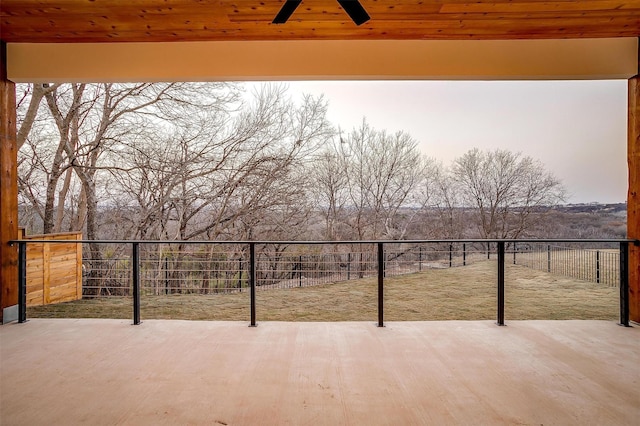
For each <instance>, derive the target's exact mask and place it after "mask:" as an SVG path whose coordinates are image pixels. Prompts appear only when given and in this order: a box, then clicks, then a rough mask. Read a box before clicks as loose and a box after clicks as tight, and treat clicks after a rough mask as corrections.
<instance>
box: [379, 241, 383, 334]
mask: <svg viewBox="0 0 640 426" xmlns="http://www.w3.org/2000/svg"><path fill="white" fill-rule="evenodd" d="M378 327H384V244H383V243H378Z"/></svg>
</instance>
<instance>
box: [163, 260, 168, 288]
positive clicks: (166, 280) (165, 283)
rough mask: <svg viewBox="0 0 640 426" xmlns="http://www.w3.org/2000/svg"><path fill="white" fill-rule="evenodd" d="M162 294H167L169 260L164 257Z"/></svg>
mask: <svg viewBox="0 0 640 426" xmlns="http://www.w3.org/2000/svg"><path fill="white" fill-rule="evenodd" d="M164 294H169V259H168V258H167V257H166V256H165V257H164Z"/></svg>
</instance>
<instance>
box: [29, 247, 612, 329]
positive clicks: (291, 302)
mask: <svg viewBox="0 0 640 426" xmlns="http://www.w3.org/2000/svg"><path fill="white" fill-rule="evenodd" d="M505 271H506V273H505V276H506V284H505V300H506V302H505V319H506V320H507V321H508V320H531V319H536V320H549V319H551V320H569V319H591V320H596V319H597V320H616V319H617V318H618V317H619V311H618V309H619V302H618V300H619V299H618V292H619V291H618V289H617V288H616V287H610V286H607V285H604V284H595V283H591V282H587V281H580V280H576V279H573V278H566V277H562V276H558V275H553V274H548V273H546V272H540V271H536V270H533V269H529V268H526V267H523V266H518V265H506V269H505ZM496 277H497V265H496V262H495V261H493V260H492V261H484V262H481V263H477V264H473V265H470V266H465V267H456V268H451V269H433V270H426V271H423V272H420V273H414V274H409V275H404V276H398V277H390V278H386V279H385V292H384V298H385V305H384V306H385V321H429V320H487V319H495V318H496V280H497V279H496ZM256 312H257V320H258V322H259V321H373V322H375V321H376V320H377V279H376V278H365V279H361V280H352V281H348V282H338V283H334V284H324V285H318V286H313V287H303V288H291V289H268V290H265V289H260V288H258V291H257V292H256ZM27 315H28V316H29V317H40V318H44V317H47V318H52V317H53V318H131V317H132V301H131V298H128V297H118V298H116V297H113V298H102V299H84V300H80V301H75V302H67V303H61V304H57V305H48V306H39V307H33V308H29V309H28V311H27ZM141 316H142V320H144V319H190V320H228V321H247V322H248V321H249V293H248V292H243V293H234V294H217V295H193V294H191V295H169V296H143V297H142V305H141Z"/></svg>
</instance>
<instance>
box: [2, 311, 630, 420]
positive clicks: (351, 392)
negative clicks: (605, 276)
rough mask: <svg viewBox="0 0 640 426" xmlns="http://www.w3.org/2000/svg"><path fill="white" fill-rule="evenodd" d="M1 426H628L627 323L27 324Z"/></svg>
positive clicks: (7, 358)
mask: <svg viewBox="0 0 640 426" xmlns="http://www.w3.org/2000/svg"><path fill="white" fill-rule="evenodd" d="M0 346H1V352H0V355H1V361H0V362H1V364H0V365H1V367H0V373H1V375H0V380H1V387H0V392H1V393H0V401H1V403H0V424H2V425H3V426H4V425H45V424H46V425H73V424H91V425H113V424H132V425H147V424H148V425H158V424H172V425H173V424H180V425H186V424H208V425H446V424H460V425H483V424H486V425H496V424H508V425H637V424H640V423H639V422H640V362H639V361H640V327H633V328H624V327H620V326H618V325H616V324H615V323H614V322H607V321H512V322H509V323H508V324H507V327H498V326H496V325H495V324H494V323H492V322H489V321H478V322H475V321H469V322H467V321H444V322H397V323H388V324H387V327H384V328H377V327H375V325H374V324H372V323H364V322H348V323H346V322H342V323H284V322H264V323H261V324H259V325H258V327H255V328H250V327H247V324H246V323H241V322H197V321H193V322H189V321H164V320H163V321H159V320H158V321H151V320H150V321H145V322H144V323H143V324H142V325H140V326H133V325H131V324H130V321H124V320H84V319H83V320H61V319H58V320H52V319H47V320H44V319H33V320H30V321H29V322H28V323H26V324H9V325H5V326H2V327H0Z"/></svg>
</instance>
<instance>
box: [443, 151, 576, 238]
mask: <svg viewBox="0 0 640 426" xmlns="http://www.w3.org/2000/svg"><path fill="white" fill-rule="evenodd" d="M451 176H452V179H453V181H454V184H455V190H456V191H458V194H460V200H461V202H462V206H463V207H470V208H474V209H475V212H474V219H475V224H476V227H477V232H478V234H479V236H480V237H482V238H518V237H521V236H524V235H526V233H527V231H528V230H530V229H532V227H533V225H534V221H536V220H542V219H543V218H544V215H542V214H540V213H543V212H545V211H547V210H548V209H549V208H550V207H552V206H555V205H557V204H558V203H560V202H561V201H563V200H564V188H563V186H562V184H561V182H560V181H559V180H558V179H557V178H556V177H554V176H553V175H552V174H551V173H549V172H547V171H546V170H545V168H544V165H543V164H542V163H541V162H540V161H538V160H534V159H533V158H531V157H528V156H524V157H523V156H522V154H521V153H513V152H510V151H507V150H500V149H497V150H495V151H480V150H479V149H473V150H470V151H468V152H467V153H466V154H464V155H463V156H462V157H459V158H457V159H456V160H454V162H453V166H452V168H451ZM534 213H535V214H534Z"/></svg>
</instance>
